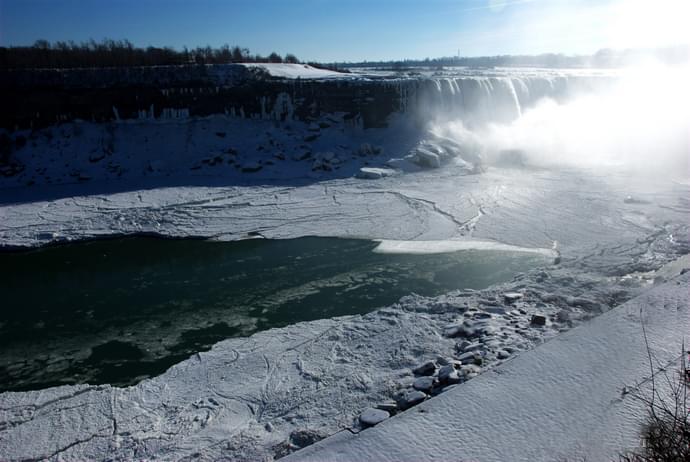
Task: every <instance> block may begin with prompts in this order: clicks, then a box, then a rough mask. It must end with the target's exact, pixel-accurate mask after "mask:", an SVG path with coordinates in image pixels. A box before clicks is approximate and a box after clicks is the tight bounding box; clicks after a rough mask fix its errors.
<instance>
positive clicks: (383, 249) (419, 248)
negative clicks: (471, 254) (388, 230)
mask: <svg viewBox="0 0 690 462" xmlns="http://www.w3.org/2000/svg"><path fill="white" fill-rule="evenodd" d="M473 249H480V250H503V251H508V252H524V253H533V254H538V255H544V256H547V257H552V258H556V257H557V256H558V253H557V252H556V251H555V250H553V249H539V248H527V247H519V246H516V245H508V244H502V243H500V242H491V241H480V240H473V239H468V240H450V239H449V240H443V241H394V240H381V241H380V242H379V245H378V246H376V248H375V249H374V252H378V253H393V254H434V253H447V252H457V251H460V250H473Z"/></svg>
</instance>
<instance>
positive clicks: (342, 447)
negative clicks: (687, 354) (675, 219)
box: [285, 274, 690, 462]
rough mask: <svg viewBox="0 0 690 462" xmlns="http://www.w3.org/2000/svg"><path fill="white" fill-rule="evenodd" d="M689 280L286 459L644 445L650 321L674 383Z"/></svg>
mask: <svg viewBox="0 0 690 462" xmlns="http://www.w3.org/2000/svg"><path fill="white" fill-rule="evenodd" d="M688 282H690V275H689V274H685V275H684V276H681V277H676V278H674V279H673V280H672V281H670V282H669V283H667V284H664V285H662V286H659V287H657V288H655V289H654V290H652V291H650V292H648V293H646V294H644V295H642V296H640V297H638V298H635V299H633V300H631V301H629V302H628V303H626V304H624V305H622V306H619V307H618V308H615V309H614V310H611V311H609V312H608V313H606V314H603V315H601V316H599V317H597V318H595V319H594V320H592V321H590V322H589V323H588V324H587V325H584V326H580V327H578V328H575V329H572V330H571V331H569V332H567V333H565V334H562V335H561V336H558V337H556V338H554V339H553V340H551V341H550V342H548V343H546V344H544V345H541V346H539V347H537V348H535V349H534V350H532V351H530V352H527V353H524V354H522V355H520V356H518V357H517V358H515V359H513V360H512V361H509V362H507V363H505V364H503V365H501V366H498V367H496V368H494V369H493V370H492V371H490V372H487V373H485V374H482V375H481V376H479V377H477V378H475V379H473V380H471V381H469V382H466V383H464V384H462V385H460V386H456V387H455V388H453V389H452V390H450V391H448V392H446V393H444V394H442V395H441V396H439V397H438V398H436V399H433V400H431V401H428V402H426V403H424V404H421V405H419V406H418V407H416V408H414V409H413V410H412V411H410V412H405V413H402V414H400V415H398V416H395V417H393V418H391V419H388V420H386V421H385V422H382V423H380V424H379V425H377V426H376V427H374V428H373V429H368V430H364V431H362V432H360V433H358V434H356V435H353V434H352V433H349V432H340V433H338V434H337V435H335V436H333V437H331V438H328V439H326V440H323V441H321V442H319V443H316V444H315V445H314V446H311V447H309V448H307V449H304V450H303V451H300V452H298V453H296V454H295V455H294V456H291V457H288V458H287V459H285V460H299V461H312V460H313V461H325V460H328V461H340V460H342V461H351V460H377V461H382V462H385V461H399V460H417V461H431V460H438V458H439V454H452V458H453V459H457V460H482V461H505V460H530V461H542V460H543V461H551V460H616V459H617V458H618V455H619V454H620V453H621V452H622V451H623V450H631V449H634V448H636V447H638V445H639V432H640V428H641V425H642V424H643V422H644V419H645V417H646V415H647V414H646V413H647V408H646V407H645V405H644V404H643V403H642V402H641V401H639V400H636V399H635V393H623V390H624V388H625V387H628V389H630V390H634V391H635V392H636V393H640V394H642V396H651V395H650V394H651V381H650V380H649V374H650V365H649V360H648V357H647V349H646V345H645V340H644V334H643V331H642V324H643V323H644V328H645V330H646V332H647V337H648V339H649V347H650V351H651V353H652V354H653V357H654V358H655V365H654V369H655V377H656V381H657V384H656V386H657V387H664V386H665V379H664V378H663V371H662V368H668V371H669V374H670V376H671V377H674V374H675V373H677V371H676V370H675V369H676V368H677V367H679V365H680V363H679V360H678V358H679V356H680V354H681V353H682V352H681V347H682V345H683V343H684V342H686V343H687V340H688V338H687V335H688V332H690V296H689V295H688V290H687V287H688ZM657 361H658V362H657ZM662 393H664V392H663V391H662Z"/></svg>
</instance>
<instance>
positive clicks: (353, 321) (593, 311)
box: [0, 64, 690, 460]
mask: <svg viewBox="0 0 690 462" xmlns="http://www.w3.org/2000/svg"><path fill="white" fill-rule="evenodd" d="M252 66H258V67H263V68H264V69H266V70H268V71H269V72H270V73H271V75H274V76H277V77H287V78H298V77H299V78H300V79H302V78H315V79H321V78H335V77H336V76H331V75H330V74H329V73H330V72H331V71H322V70H318V69H313V68H309V67H306V68H305V67H304V66H302V65H288V64H280V65H278V64H276V65H273V64H270V65H269V64H266V65H253V64H252ZM467 72H468V75H470V74H471V72H470V71H467ZM490 74H491V76H492V77H488V74H487V76H482V77H481V78H475V77H472V78H468V79H467V81H463V82H460V83H461V84H462V85H460V84H459V83H458V77H457V74H454V75H455V76H456V77H452V76H448V77H447V78H446V77H440V78H441V80H439V79H438V78H437V79H436V80H429V81H428V82H423V85H422V84H420V85H421V86H424V85H427V84H428V88H427V87H425V86H424V88H423V90H424V92H428V93H423V92H422V93H420V94H424V95H427V96H429V98H431V99H430V100H429V101H432V100H433V101H435V103H434V104H435V106H434V104H429V105H427V106H428V109H429V110H432V109H433V110H435V111H438V109H439V107H442V106H443V105H444V104H446V102H450V103H452V104H450V107H448V108H447V112H446V113H445V114H446V115H457V114H459V113H460V112H463V111H465V109H466V108H464V107H460V106H458V105H457V104H456V103H459V102H460V100H461V98H460V96H461V93H462V92H467V91H469V89H471V88H474V91H475V93H473V94H474V96H477V97H478V98H479V97H481V96H482V95H484V97H486V98H488V99H487V101H494V100H495V102H496V103H497V104H499V105H500V107H502V108H503V107H505V108H506V112H505V113H506V114H509V115H510V116H511V117H513V116H515V113H516V111H517V110H518V109H519V110H520V111H522V109H524V106H522V107H521V106H517V107H516V106H515V102H516V100H520V102H522V101H523V100H521V98H526V96H525V95H524V94H522V92H523V91H527V90H529V89H530V87H529V85H527V83H530V84H531V83H535V87H534V88H536V87H538V86H540V85H542V84H544V82H546V83H547V85H546V86H547V87H549V88H554V87H557V86H558V85H561V84H562V83H563V82H564V81H565V80H564V79H565V78H564V77H563V75H561V74H558V73H554V74H553V75H549V76H548V78H547V79H546V80H545V77H544V75H543V73H535V75H531V74H529V73H523V74H522V75H521V76H520V77H519V78H516V79H514V80H515V82H511V85H512V87H510V86H508V84H507V83H506V82H501V81H499V80H500V79H503V78H509V76H510V75H511V74H510V72H509V71H506V70H492V71H491V72H490ZM472 75H473V74H472ZM337 78H353V76H348V75H347V74H343V75H341V74H338V76H337ZM355 78H356V76H355ZM443 79H445V80H443ZM492 79H493V80H492ZM496 79H499V80H496ZM530 79H532V80H530ZM397 84H399V82H398V83H396V82H393V83H391V85H397ZM537 84H538V85H537ZM463 85H464V86H463ZM475 87H476V88H475ZM492 91H494V92H495V94H494V93H491V92H492ZM489 96H491V98H490V97H489ZM494 96H495V98H493V97H494ZM410 101H411V98H410V99H409V100H408V99H405V98H401V105H402V106H404V105H406V104H408V103H410ZM525 101H527V100H525ZM422 102H424V101H422ZM427 102H428V101H427ZM425 104H426V103H425ZM277 106H280V108H277V109H276V107H277ZM276 107H274V108H270V107H266V108H264V109H265V110H264V111H263V113H262V114H261V115H259V116H257V117H256V118H254V119H249V118H244V117H235V116H230V115H215V116H210V117H206V118H187V115H188V114H187V112H186V111H185V109H184V108H180V109H175V110H172V109H171V110H170V111H166V117H165V118H164V119H162V120H160V119H159V120H151V119H150V118H149V117H148V113H147V111H149V108H142V111H143V113H142V116H146V118H144V119H142V120H141V121H139V120H136V121H132V120H127V121H118V122H116V123H113V124H103V125H98V124H92V123H88V122H74V123H64V124H62V125H59V126H55V127H51V128H49V129H46V130H43V131H37V132H35V133H33V134H29V133H27V138H28V142H27V144H26V146H25V147H24V148H23V149H22V150H20V151H18V152H17V155H18V156H19V158H20V160H21V162H22V163H23V165H24V167H25V169H24V170H23V171H21V172H16V173H15V172H9V173H11V175H10V176H8V177H3V178H0V187H2V188H3V189H2V192H3V194H2V196H0V245H1V246H3V247H5V248H33V247H39V246H42V245H47V244H55V243H61V242H69V241H77V240H82V239H93V238H102V237H112V236H120V235H126V234H142V233H143V234H153V235H158V236H166V237H180V238H187V237H203V238H209V239H216V240H238V239H246V238H252V237H256V236H261V237H265V238H280V239H285V238H293V237H301V236H307V235H309V236H334V237H350V238H364V239H374V240H378V241H379V245H378V247H377V251H379V252H388V253H437V252H450V251H463V250H469V249H493V250H500V251H521V252H531V253H536V254H539V255H544V256H546V257H548V258H553V263H554V264H549V263H548V262H545V264H544V267H543V268H539V269H536V270H534V271H530V272H528V273H525V274H521V275H518V276H517V277H516V278H515V279H514V280H513V281H510V282H509V283H506V284H503V285H500V286H496V287H491V288H488V289H486V290H483V291H476V292H475V291H470V290H465V291H457V292H453V293H450V294H445V295H440V296H438V297H429V298H425V297H419V296H415V295H410V296H408V297H405V298H403V299H402V300H401V301H400V302H399V303H397V304H394V305H392V306H389V307H382V308H381V309H379V310H377V311H375V312H373V313H370V314H367V315H363V316H348V317H344V318H338V319H324V320H320V321H314V322H309V323H301V324H296V325H292V326H287V327H285V328H281V329H273V330H269V331H265V332H260V333H257V334H255V335H252V336H251V337H247V338H235V339H229V340H226V341H223V342H220V343H218V344H217V345H215V346H214V347H213V349H212V350H211V351H208V352H202V353H199V354H196V355H194V356H192V357H191V358H189V359H188V360H186V361H184V362H182V363H180V364H177V365H176V366H174V367H172V368H171V369H169V370H168V371H167V372H166V373H164V374H163V375H161V376H159V377H156V378H153V379H150V380H145V381H143V382H141V383H139V384H138V385H135V386H133V387H129V388H123V389H121V388H115V387H110V386H107V385H105V386H91V385H79V386H66V387H56V388H50V389H47V390H41V391H32V392H26V393H2V394H0V454H2V457H3V458H6V459H8V460H23V459H42V458H51V457H52V458H65V459H102V458H103V457H104V454H107V455H108V457H111V458H113V459H147V458H163V459H181V458H185V457H190V458H192V457H195V458H206V459H222V458H226V459H232V460H272V459H274V458H275V457H277V456H280V455H284V454H285V453H286V451H287V452H289V450H293V449H296V448H298V447H301V446H300V445H299V444H297V443H296V442H297V441H302V440H303V439H304V438H302V437H301V436H304V435H312V436H314V438H312V437H311V436H310V437H309V438H307V439H309V440H314V439H319V438H320V437H327V436H329V435H333V434H336V433H337V436H336V437H334V439H327V440H325V441H324V442H323V443H317V444H316V445H315V446H314V447H313V448H312V449H306V450H304V451H301V452H299V453H297V454H296V455H295V457H298V458H302V457H304V458H314V459H316V460H321V459H337V458H338V457H344V458H346V459H348V460H352V459H371V458H374V459H379V458H380V459H381V460H389V459H391V458H392V459H401V458H404V459H408V458H414V459H419V460H425V459H428V458H431V457H433V456H435V455H438V454H439V453H444V454H454V455H455V454H458V455H462V457H467V458H477V459H480V460H505V459H515V457H510V456H511V455H512V454H511V453H510V452H509V451H510V450H511V448H515V451H516V454H518V455H520V456H521V457H518V458H522V459H526V460H540V459H552V458H553V457H550V456H553V455H554V454H557V455H561V454H562V455H564V456H568V457H569V456H572V455H577V454H583V455H584V456H586V457H587V459H588V460H590V459H591V460H600V459H602V458H604V459H605V458H610V455H611V454H615V451H617V450H618V449H619V448H621V447H624V446H629V445H634V444H635V441H634V437H635V434H636V433H635V432H636V429H637V427H636V425H637V422H636V421H635V418H636V417H638V416H639V412H640V410H639V408H637V407H636V406H633V405H632V404H631V401H630V400H629V399H628V398H625V399H620V398H619V397H617V395H618V394H619V392H618V391H619V390H620V388H621V387H622V386H624V385H625V386H634V385H635V382H637V381H641V380H642V379H643V376H642V375H640V374H641V373H643V372H641V371H642V370H643V369H644V370H646V366H645V362H644V360H642V359H640V355H641V354H642V353H643V352H641V351H640V344H639V322H638V321H637V318H636V316H637V311H639V307H640V305H642V304H644V305H648V306H649V308H648V312H647V319H648V320H649V329H650V338H652V339H653V344H654V348H655V352H656V353H658V355H659V357H660V358H662V359H664V360H667V359H668V358H671V356H669V355H671V353H672V352H673V351H675V350H674V349H676V348H677V345H676V343H677V341H678V338H679V337H678V335H679V333H680V332H683V331H684V332H687V331H688V326H687V322H688V319H689V318H690V317H689V316H688V313H687V306H688V303H687V290H686V288H687V280H688V279H687V278H688V276H687V275H684V276H682V277H681V278H680V279H677V277H678V274H679V273H680V272H681V271H682V270H683V269H684V268H686V267H687V266H688V265H687V262H688V260H687V254H688V251H689V250H690V242H689V241H688V225H687V223H688V216H690V202H688V200H687V198H688V197H689V196H690V182H688V181H687V179H686V178H681V179H679V180H678V181H674V179H673V177H672V176H670V175H669V176H657V177H651V176H650V175H648V174H645V172H642V174H641V175H639V176H636V175H634V174H631V172H630V171H625V170H621V169H616V168H605V167H602V166H601V165H591V166H589V167H576V166H572V165H571V166H570V167H567V168H536V167H531V166H529V165H527V166H523V167H521V168H514V167H515V166H512V168H501V167H497V166H495V165H493V164H491V162H484V161H482V159H481V156H480V155H479V154H478V152H477V151H476V150H475V149H473V146H471V144H470V143H467V144H460V143H458V142H457V141H454V140H453V139H450V138H448V137H443V136H440V135H439V131H438V130H436V131H434V130H431V131H429V130H426V129H423V128H420V127H419V126H417V125H415V124H410V123H409V122H410V121H409V120H406V119H404V118H403V117H397V116H396V117H392V118H391V119H390V121H389V122H390V124H389V127H388V128H385V129H368V130H362V129H361V127H360V126H359V125H358V124H357V123H352V122H351V121H347V120H345V117H344V114H328V115H326V116H323V117H322V118H321V119H320V120H317V121H309V122H308V123H307V122H299V121H295V120H292V116H290V117H289V118H288V120H286V121H279V120H278V119H280V118H279V117H277V114H278V113H281V114H282V113H288V114H292V112H291V111H292V108H291V103H290V99H289V96H287V95H285V96H284V97H281V98H280V101H279V102H278V103H276ZM425 107H426V106H425ZM477 111H478V112H476V113H474V114H473V117H474V116H477V117H489V116H490V115H491V114H490V112H491V111H487V110H486V105H484V104H478V109H477ZM520 111H518V113H519V112H520ZM114 112H115V113H117V110H116V109H114ZM149 112H150V111H149ZM499 112H500V111H499ZM227 113H228V114H243V109H242V108H227ZM463 113H464V112H463ZM323 127H326V128H323ZM315 135H316V136H315ZM420 153H422V154H421V157H420ZM680 174H681V175H682V173H680ZM29 183H30V184H32V186H27V185H28V184H29ZM631 197H633V198H634V200H630V198H631ZM679 257H680V259H679ZM663 281H670V282H668V283H666V284H664V285H663V286H660V287H657V288H653V287H654V284H655V283H656V284H659V283H662V282H663ZM678 282H680V283H681V285H680V286H678V285H677V283H678ZM649 289H652V290H651V291H649ZM514 294H520V295H521V297H516V296H514ZM640 294H642V295H641V297H642V298H636V299H633V301H631V302H629V303H628V304H627V305H623V306H619V305H621V303H624V302H625V301H627V300H630V299H632V298H633V297H636V296H640ZM615 307H618V308H615ZM612 308H615V309H614V310H613V311H609V310H611V309H612ZM607 311H608V313H606V312H607ZM602 313H605V314H603V315H602ZM597 316H599V317H597ZM674 316H675V317H680V319H675V318H674ZM535 317H536V318H535ZM592 318H594V319H593V320H592ZM533 319H540V320H543V321H544V323H543V324H544V325H537V324H535V323H532V320H533ZM576 326H580V327H576ZM573 327H575V328H574V329H572V330H570V331H569V332H567V333H565V334H561V333H562V332H564V331H567V330H569V329H571V328H573ZM683 329H684V330H683ZM550 339H551V341H549V342H548V343H547V344H545V345H542V346H540V347H538V348H536V349H534V350H532V349H533V348H534V347H536V346H538V345H540V344H542V343H543V342H545V341H547V340H550ZM530 350H532V351H530ZM526 351H527V353H525V352H526ZM521 352H522V353H521ZM518 353H521V354H519V355H518ZM458 358H464V359H465V360H466V361H473V362H474V361H476V362H481V367H479V366H477V365H476V364H462V365H457V367H458V368H457V369H456V362H457V359H458ZM479 360H481V361H479ZM426 361H433V362H434V363H433V364H434V365H433V369H435V370H436V372H437V374H439V375H437V378H438V379H437V380H438V382H440V381H441V378H440V370H441V369H443V367H445V366H448V365H452V368H453V369H456V371H455V372H456V374H457V378H458V380H463V381H464V380H466V379H469V378H472V377H475V378H473V379H472V380H469V381H466V382H464V383H463V384H460V385H457V386H455V388H452V389H451V388H447V389H446V388H444V390H445V391H443V392H442V393H440V396H438V397H435V398H433V399H429V400H427V395H426V394H425V393H423V392H421V391H413V385H414V381H415V376H414V374H413V372H412V371H413V370H414V369H416V368H417V367H418V366H419V365H420V364H423V363H424V362H426ZM487 370H488V371H489V372H485V373H481V374H480V375H479V373H480V372H483V371H487ZM443 371H444V372H443V377H450V376H452V377H453V379H454V380H455V378H456V375H454V374H452V372H453V371H452V370H449V369H448V368H446V369H443ZM444 380H445V379H444ZM427 382H428V380H427ZM426 385H428V384H426ZM425 390H427V391H430V392H432V393H436V392H441V389H439V388H438V387H437V381H436V379H434V381H433V384H432V388H431V390H428V387H426V386H425ZM588 390H589V393H590V394H587V393H588ZM401 396H402V397H404V396H407V397H408V398H411V399H412V398H414V399H413V400H417V399H419V400H425V401H424V402H423V403H422V404H420V405H419V406H420V407H418V408H411V409H409V410H407V411H405V412H398V413H397V415H395V416H393V417H392V418H391V419H387V420H385V421H383V422H381V423H380V424H378V425H377V426H376V427H374V428H373V429H368V430H365V431H364V432H360V433H359V434H358V436H352V434H351V433H349V432H343V430H344V429H348V430H349V431H351V432H354V433H357V432H359V431H360V430H361V428H360V427H359V424H358V423H357V422H358V418H359V416H360V415H361V413H362V412H363V411H364V410H365V409H367V408H378V409H383V408H382V407H381V406H384V407H385V410H386V412H388V411H391V412H393V411H395V410H396V407H395V406H397V405H395V406H393V407H392V408H391V404H390V402H391V400H392V399H394V398H396V397H398V398H400V397H401ZM419 409H423V410H425V412H419ZM398 410H399V409H398ZM393 413H394V412H393ZM626 413H627V414H626ZM596 418H599V419H602V422H603V423H599V422H598V421H595V420H594V419H596ZM563 419H565V420H563ZM578 419H580V420H578ZM582 422H587V424H588V425H589V426H588V425H585V424H582ZM55 428H60V429H61V431H59V432H56V431H55ZM588 429H593V430H591V431H590V430H588ZM338 432H340V433H338ZM396 432H401V433H399V435H400V436H399V437H397V438H396V437H395V433H396ZM300 435H301V436H300ZM597 435H600V437H597ZM403 436H404V437H403ZM607 437H608V439H607ZM424 438H426V441H428V443H424V444H422V442H421V440H422V439H424ZM597 438H598V439H597ZM589 440H591V441H592V443H591V444H590V446H591V450H589V452H586V451H584V450H585V449H587V448H584V447H583V444H582V442H589ZM493 442H495V445H493ZM413 443H414V445H419V446H418V447H417V448H414V447H410V446H412V445H413ZM560 443H562V446H561V447H560V449H559V447H556V445H559V444H560ZM300 444H301V443H300ZM449 445H450V446H449ZM377 447H380V448H382V450H383V451H384V452H385V454H384V453H383V452H380V451H381V450H379V449H376V448H377ZM437 449H438V450H437ZM343 450H344V451H345V452H341V451H343ZM357 451H359V452H357ZM541 451H544V452H541ZM559 451H560V452H559ZM583 451H584V452H583ZM522 455H524V457H522ZM569 458H570V457H569Z"/></svg>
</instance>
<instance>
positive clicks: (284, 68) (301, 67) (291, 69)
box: [243, 63, 357, 79]
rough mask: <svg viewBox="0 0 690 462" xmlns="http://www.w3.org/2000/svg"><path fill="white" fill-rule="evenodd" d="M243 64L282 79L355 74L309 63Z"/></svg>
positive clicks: (336, 76) (346, 76) (337, 77)
mask: <svg viewBox="0 0 690 462" xmlns="http://www.w3.org/2000/svg"><path fill="white" fill-rule="evenodd" d="M243 66H245V67H248V68H250V69H252V68H258V69H263V70H265V71H266V72H268V73H269V74H270V75H271V76H272V77H281V78H284V79H342V78H352V77H356V76H357V75H356V74H349V73H347V72H335V71H329V70H328V69H319V68H316V67H314V66H310V65H309V64H289V63H246V64H243Z"/></svg>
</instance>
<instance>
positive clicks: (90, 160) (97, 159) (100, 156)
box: [89, 152, 105, 162]
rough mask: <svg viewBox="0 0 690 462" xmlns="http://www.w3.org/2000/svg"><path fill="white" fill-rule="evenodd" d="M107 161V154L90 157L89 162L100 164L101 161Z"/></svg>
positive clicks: (101, 153) (95, 154) (102, 153)
mask: <svg viewBox="0 0 690 462" xmlns="http://www.w3.org/2000/svg"><path fill="white" fill-rule="evenodd" d="M103 159H105V153H104V152H100V153H94V154H91V155H90V156H89V162H98V161H99V160H103Z"/></svg>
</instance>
